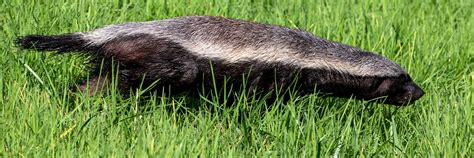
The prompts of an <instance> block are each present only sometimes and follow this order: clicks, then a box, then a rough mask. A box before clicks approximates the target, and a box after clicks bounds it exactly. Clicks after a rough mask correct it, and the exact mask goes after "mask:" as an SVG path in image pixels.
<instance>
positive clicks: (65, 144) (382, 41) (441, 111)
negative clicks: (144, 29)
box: [0, 0, 474, 157]
mask: <svg viewBox="0 0 474 158" xmlns="http://www.w3.org/2000/svg"><path fill="white" fill-rule="evenodd" d="M473 3H474V2H473V1H471V0H454V1H447V0H438V1H437V0H433V1H430V2H428V1H426V2H421V1H413V2H412V1H411V0H393V1H392V0H382V1H371V0H366V1H355V0H350V1H331V0H327V1H315V0H294V1H292V2H287V1H280V0H276V1H274V0H261V1H254V0H239V1H233V0H223V1H220V0H213V1H211V0H209V1H206V0H187V1H178V0H175V1H171V0H168V1H156V2H154V1H147V2H144V1H143V2H142V1H139V2H137V3H132V2H129V0H91V1H87V0H73V1H69V0H34V1H32V0H3V1H0V29H1V30H0V65H1V66H0V105H1V107H0V133H1V134H0V156H5V157H12V156H14V157H32V156H39V157H44V156H46V155H55V156H82V157H89V156H94V157H97V156H120V157H122V156H147V155H154V156H180V157H181V156H194V157H196V156H229V157H236V156H259V157H260V156H308V157H309V156H311V157H315V156H324V157H326V156H350V157H352V156H360V155H365V156H368V157H371V156H376V155H385V156H390V157H392V156H397V157H398V156H410V157H411V156H420V157H425V156H434V157H438V156H440V157H444V156H446V157H452V156H455V157H472V156H473V154H474V138H473V137H474V124H473V103H474V99H473V92H474V60H473V57H474V36H473V35H474V16H473V11H474V9H473V8H474V5H473ZM184 15H221V16H225V17H230V18H239V19H246V20H251V21H258V22H264V23H271V24H278V25H284V26H288V27H293V28H295V27H298V28H302V29H305V30H307V31H309V32H312V33H315V34H317V35H319V36H321V37H324V38H327V39H331V40H335V41H340V42H343V43H347V44H350V45H354V46H357V47H360V48H363V49H366V50H371V51H374V52H378V53H379V54H382V55H384V56H386V57H388V58H390V59H392V60H393V61H395V62H397V63H399V64H400V65H402V67H404V68H405V69H406V70H407V71H408V72H409V73H410V74H411V76H412V77H413V78H414V80H415V81H416V82H417V83H419V84H420V85H421V86H422V87H423V88H424V89H425V91H426V92H427V94H426V95H425V96H424V97H423V98H422V99H421V100H419V101H417V102H416V103H415V104H413V105H411V106H408V107H402V108H400V107H394V106H390V105H383V104H377V103H373V102H365V101H359V100H353V99H342V98H331V97H326V98H322V97H318V96H315V95H309V96H299V97H296V96H295V98H293V99H290V101H288V102H277V103H275V104H274V105H273V106H272V107H270V108H269V107H268V106H266V105H265V102H263V101H261V100H257V99H252V97H251V96H245V95H244V94H242V93H241V94H239V93H237V94H236V95H237V96H239V97H241V98H240V99H238V100H237V101H236V102H235V104H234V106H230V107H229V106H223V105H222V104H219V100H218V99H216V98H213V97H209V98H210V99H209V100H206V99H196V100H194V101H190V99H189V98H187V97H183V96H174V97H172V96H166V95H165V96H154V97H152V98H151V99H149V100H145V101H143V100H142V99H140V96H139V95H135V96H133V97H131V98H122V97H120V96H118V95H117V94H115V93H114V91H111V93H112V94H111V95H108V96H104V97H101V96H95V97H89V96H86V95H83V94H78V95H77V96H71V95H67V93H68V87H70V86H73V85H74V81H75V80H76V79H77V78H78V77H84V76H85V74H86V72H85V70H84V65H83V63H84V59H83V58H81V57H80V56H77V55H71V54H68V55H53V54H51V53H36V52H35V51H21V50H18V49H17V48H16V47H14V45H13V42H14V39H15V37H16V36H19V35H26V34H60V33H66V32H77V31H87V30H92V29H94V28H98V27H101V26H103V25H107V24H114V23H122V22H127V21H147V20H155V19H163V18H171V17H176V16H184ZM221 97H222V96H221Z"/></svg>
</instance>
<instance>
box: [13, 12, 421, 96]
mask: <svg viewBox="0 0 474 158" xmlns="http://www.w3.org/2000/svg"><path fill="white" fill-rule="evenodd" d="M17 44H18V46H19V47H21V48H24V49H36V50H39V51H57V52H59V53H64V52H82V53H84V54H86V55H88V56H91V57H92V59H93V60H95V63H100V61H105V64H104V65H111V62H112V60H115V61H117V62H118V65H119V71H118V85H119V87H118V89H119V90H120V91H121V92H127V91H129V90H130V89H133V88H137V87H138V86H140V84H144V86H146V85H150V84H151V83H153V82H155V81H157V80H158V85H157V87H164V86H171V87H172V90H173V91H177V92H179V91H186V90H190V89H192V87H194V88H197V87H200V86H203V87H207V88H209V87H210V86H212V85H213V83H212V82H213V79H212V77H215V81H223V80H229V82H230V83H233V84H240V83H242V82H244V81H243V80H244V78H245V79H246V82H247V83H249V84H250V87H252V88H253V89H255V90H256V91H263V92H268V91H271V90H274V89H275V88H276V87H277V86H278V85H280V86H282V87H285V86H287V85H289V84H290V82H292V81H293V80H294V79H296V80H297V84H298V87H299V89H298V90H299V91H300V93H301V94H308V93H312V92H314V91H315V89H316V90H317V91H319V92H322V93H330V94H332V95H334V96H340V97H350V96H355V97H356V98H358V99H367V100H368V99H374V98H381V97H382V98H383V97H385V99H384V102H385V103H388V104H394V105H406V104H409V103H411V102H413V101H415V100H417V99H419V98H420V97H422V96H423V95H424V92H423V90H422V89H421V88H420V87H419V86H417V85H416V84H415V83H414V81H413V80H412V79H411V78H410V76H409V75H408V74H407V72H406V71H404V70H403V69H402V68H401V67H400V66H399V65H397V64H396V63H394V62H391V61H390V60H388V59H386V58H384V57H382V56H379V55H376V54H373V53H371V52H368V51H364V50H361V49H358V48H354V47H351V46H348V45H345V44H341V43H337V42H333V41H329V40H326V39H322V38H319V37H315V36H314V35H313V34H311V33H308V32H305V31H302V30H296V29H290V28H285V27H281V26H274V25H267V24H259V23H254V22H247V21H241V20H233V19H226V18H222V17H212V16H188V17H178V18H174V19H165V20H159V21H150V22H131V23H124V24H118V25H110V26H106V27H103V28H99V29H96V30H93V31H89V32H77V33H68V34H62V35H52V36H44V35H27V36H23V37H19V38H18V39H17ZM96 71H97V68H96ZM96 71H94V72H96ZM101 71H105V73H101V75H99V73H93V74H92V76H91V79H90V80H89V82H87V83H84V84H82V85H80V86H79V89H80V90H82V91H84V90H86V88H85V87H87V86H90V87H95V86H98V87H105V86H106V85H107V84H108V83H109V82H110V76H111V74H110V71H111V69H110V68H102V70H101ZM245 74H246V75H245ZM243 76H246V77H243ZM219 83H221V82H219ZM87 84H88V85H87ZM91 89H92V88H91ZM90 93H93V91H90Z"/></svg>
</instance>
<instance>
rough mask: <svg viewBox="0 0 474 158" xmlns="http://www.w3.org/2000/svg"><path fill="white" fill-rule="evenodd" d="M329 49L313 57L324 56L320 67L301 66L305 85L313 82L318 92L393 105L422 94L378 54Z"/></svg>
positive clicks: (405, 102) (407, 76)
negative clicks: (376, 100)
mask: <svg viewBox="0 0 474 158" xmlns="http://www.w3.org/2000/svg"><path fill="white" fill-rule="evenodd" d="M337 47H346V46H344V45H341V46H337ZM332 51H335V52H333V53H328V52H326V53H322V54H318V55H320V56H318V57H317V58H323V59H325V61H324V62H325V64H324V66H323V67H321V66H319V64H317V65H318V66H319V67H318V66H316V65H313V67H312V68H306V69H303V80H304V81H303V83H305V86H308V87H311V86H312V85H313V84H316V86H317V87H318V89H319V90H320V91H321V92H326V93H330V94H333V95H335V96H344V97H350V96H355V97H357V98H361V99H366V100H372V99H379V100H384V102H385V103H388V104H394V105H407V104H409V103H411V102H414V101H415V100H417V99H419V98H420V97H422V96H423V95H424V91H423V90H422V89H421V88H420V87H419V86H418V85H416V84H415V82H414V81H413V80H412V79H411V77H410V76H409V75H408V74H407V73H406V72H405V71H404V70H403V69H402V68H401V67H400V66H399V65H398V64H396V63H394V62H391V61H390V60H388V59H386V58H384V57H382V56H380V55H377V54H373V53H370V52H366V51H362V50H358V49H346V48H344V49H339V50H332ZM313 52H314V50H313ZM316 52H318V51H316ZM337 52H344V53H337ZM336 54H337V55H336ZM321 55H322V56H321ZM305 81H306V82H305Z"/></svg>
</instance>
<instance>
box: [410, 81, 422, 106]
mask: <svg viewBox="0 0 474 158" xmlns="http://www.w3.org/2000/svg"><path fill="white" fill-rule="evenodd" d="M408 87H410V90H411V92H412V95H411V100H412V101H415V100H418V99H420V98H421V97H422V96H423V95H425V92H424V91H423V89H421V88H420V87H419V86H418V85H416V84H415V83H414V82H410V83H409V84H408Z"/></svg>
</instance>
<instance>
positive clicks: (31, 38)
mask: <svg viewBox="0 0 474 158" xmlns="http://www.w3.org/2000/svg"><path fill="white" fill-rule="evenodd" d="M16 44H17V45H18V46H19V47H21V48H23V49H36V50H39V51H57V52H70V51H87V41H86V40H84V39H83V38H82V35H80V34H63V35H53V36H44V35H27V36H22V37H18V38H17V39H16Z"/></svg>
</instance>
